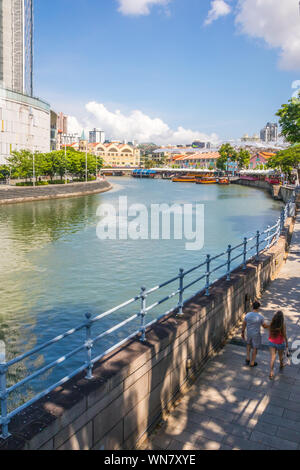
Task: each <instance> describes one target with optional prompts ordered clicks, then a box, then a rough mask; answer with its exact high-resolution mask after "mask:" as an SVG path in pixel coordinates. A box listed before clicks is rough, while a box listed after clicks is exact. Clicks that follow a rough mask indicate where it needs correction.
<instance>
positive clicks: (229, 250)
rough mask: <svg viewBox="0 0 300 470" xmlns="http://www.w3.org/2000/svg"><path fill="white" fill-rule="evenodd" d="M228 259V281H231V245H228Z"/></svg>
mask: <svg viewBox="0 0 300 470" xmlns="http://www.w3.org/2000/svg"><path fill="white" fill-rule="evenodd" d="M227 253H228V259H227V281H230V279H231V245H228V250H227Z"/></svg>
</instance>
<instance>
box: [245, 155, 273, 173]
mask: <svg viewBox="0 0 300 470" xmlns="http://www.w3.org/2000/svg"><path fill="white" fill-rule="evenodd" d="M274 155H275V153H272V152H258V153H257V154H256V155H253V156H252V158H251V159H250V164H249V168H250V169H251V170H255V169H260V167H261V166H262V165H263V168H265V165H266V164H267V163H268V160H269V159H270V158H271V157H273V156H274Z"/></svg>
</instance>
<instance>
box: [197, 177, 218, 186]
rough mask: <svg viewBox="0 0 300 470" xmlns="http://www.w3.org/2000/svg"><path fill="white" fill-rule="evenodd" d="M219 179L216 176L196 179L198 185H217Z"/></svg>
mask: <svg viewBox="0 0 300 470" xmlns="http://www.w3.org/2000/svg"><path fill="white" fill-rule="evenodd" d="M217 182H218V181H217V178H216V177H215V176H202V177H200V178H196V184H217Z"/></svg>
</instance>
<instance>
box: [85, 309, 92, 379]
mask: <svg viewBox="0 0 300 470" xmlns="http://www.w3.org/2000/svg"><path fill="white" fill-rule="evenodd" d="M85 316H86V319H87V323H86V341H85V347H86V350H87V360H88V369H87V375H86V377H85V378H86V379H87V380H92V379H93V378H94V377H93V364H92V351H93V345H94V343H93V340H92V333H91V330H92V322H91V317H92V315H91V314H90V313H86V315H85Z"/></svg>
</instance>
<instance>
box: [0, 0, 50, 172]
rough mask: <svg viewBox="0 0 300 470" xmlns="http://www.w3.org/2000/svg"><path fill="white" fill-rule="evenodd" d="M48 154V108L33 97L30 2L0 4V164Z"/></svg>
mask: <svg viewBox="0 0 300 470" xmlns="http://www.w3.org/2000/svg"><path fill="white" fill-rule="evenodd" d="M22 149H27V150H31V151H33V150H34V151H39V152H48V151H49V150H50V106H49V104H48V103H46V102H45V101H42V100H40V99H37V98H34V96H33V0H0V162H1V163H4V162H5V161H6V159H7V157H8V156H9V155H10V154H11V152H12V151H14V150H22Z"/></svg>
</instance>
